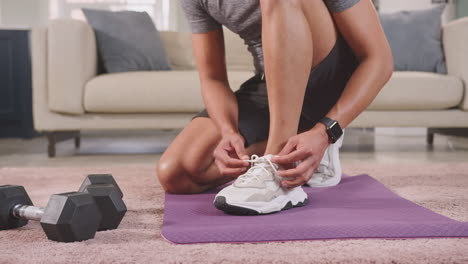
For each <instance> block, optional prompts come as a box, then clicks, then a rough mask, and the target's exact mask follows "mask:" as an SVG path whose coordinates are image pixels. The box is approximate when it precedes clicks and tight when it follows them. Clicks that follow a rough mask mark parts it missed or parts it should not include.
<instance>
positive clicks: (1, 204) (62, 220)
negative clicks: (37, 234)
mask: <svg viewBox="0 0 468 264" xmlns="http://www.w3.org/2000/svg"><path fill="white" fill-rule="evenodd" d="M101 219H102V217H101V212H100V210H99V208H98V206H97V204H96V202H95V200H94V199H93V197H92V196H91V195H90V194H88V193H80V192H69V193H61V194H54V195H52V196H51V198H50V200H49V202H48V204H47V206H46V207H45V208H42V207H36V206H33V203H32V202H31V199H30V198H29V196H28V194H27V192H26V190H25V189H24V187H23V186H16V185H3V186H0V230H6V229H14V228H18V227H21V226H24V225H26V224H27V223H28V220H35V221H40V223H41V226H42V229H43V230H44V232H45V234H46V235H47V238H49V239H50V240H53V241H57V242H75V241H82V240H88V239H92V238H94V236H95V234H96V232H97V229H98V227H99V223H100V222H101Z"/></svg>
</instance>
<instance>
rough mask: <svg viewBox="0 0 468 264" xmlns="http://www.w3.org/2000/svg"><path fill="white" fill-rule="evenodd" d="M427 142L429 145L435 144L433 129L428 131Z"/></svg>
mask: <svg viewBox="0 0 468 264" xmlns="http://www.w3.org/2000/svg"><path fill="white" fill-rule="evenodd" d="M426 142H427V144H428V145H432V144H434V131H432V129H431V128H428V129H427V134H426Z"/></svg>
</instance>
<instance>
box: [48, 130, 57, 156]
mask: <svg viewBox="0 0 468 264" xmlns="http://www.w3.org/2000/svg"><path fill="white" fill-rule="evenodd" d="M47 139H48V141H49V142H48V145H47V155H48V156H49V158H53V157H55V144H56V143H57V142H56V141H55V137H54V132H51V133H47Z"/></svg>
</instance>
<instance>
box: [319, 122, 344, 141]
mask: <svg viewBox="0 0 468 264" xmlns="http://www.w3.org/2000/svg"><path fill="white" fill-rule="evenodd" d="M319 122H320V123H322V124H324V125H325V127H326V128H327V134H328V138H329V139H330V142H331V143H332V144H333V143H335V142H336V141H337V140H338V139H339V138H340V137H341V136H342V135H343V129H341V126H340V124H338V121H336V120H333V119H330V118H328V117H324V118H322V119H320V121H319Z"/></svg>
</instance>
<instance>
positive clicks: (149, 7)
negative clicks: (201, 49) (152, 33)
mask: <svg viewBox="0 0 468 264" xmlns="http://www.w3.org/2000/svg"><path fill="white" fill-rule="evenodd" d="M49 2H50V4H49V8H50V18H52V19H53V18H74V19H81V20H84V19H85V18H84V15H83V12H81V8H83V7H85V8H94V9H103V10H109V11H122V10H132V11H146V12H147V13H148V14H149V15H150V16H151V18H152V19H153V21H154V23H155V24H156V27H157V28H158V29H160V30H169V29H170V28H171V26H170V25H169V22H170V19H169V14H170V5H171V3H170V2H171V0H49Z"/></svg>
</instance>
